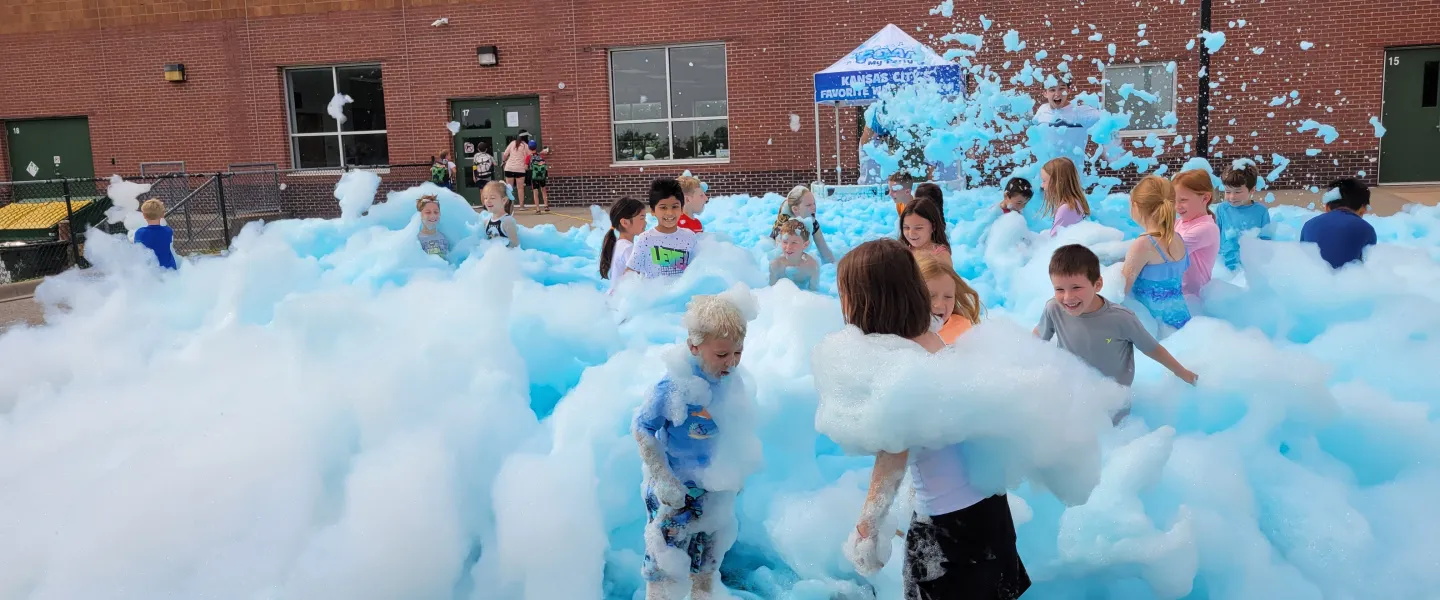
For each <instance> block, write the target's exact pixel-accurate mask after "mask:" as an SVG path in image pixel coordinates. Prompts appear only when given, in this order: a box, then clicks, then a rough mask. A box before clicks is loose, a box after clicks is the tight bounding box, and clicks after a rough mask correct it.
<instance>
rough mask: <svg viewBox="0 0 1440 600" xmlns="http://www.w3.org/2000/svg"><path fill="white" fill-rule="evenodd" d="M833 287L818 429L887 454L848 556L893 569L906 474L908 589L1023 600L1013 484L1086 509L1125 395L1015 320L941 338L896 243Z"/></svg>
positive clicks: (872, 250)
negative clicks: (896, 509)
mask: <svg viewBox="0 0 1440 600" xmlns="http://www.w3.org/2000/svg"><path fill="white" fill-rule="evenodd" d="M836 283H837V286H838V288H839V290H840V307H841V311H842V312H843V313H844V316H845V321H846V322H847V323H848V326H847V327H846V328H845V329H844V330H841V331H839V332H837V333H833V334H831V335H829V336H827V337H826V338H825V339H824V340H823V341H822V342H821V343H820V344H818V345H817V346H816V347H815V349H814V352H813V354H812V360H813V366H814V374H815V387H816V389H817V391H818V392H819V397H820V405H819V409H818V411H817V412H816V416H815V425H816V429H817V430H819V431H820V432H821V433H823V434H825V435H827V436H829V437H830V438H831V439H832V440H834V441H835V442H837V443H838V444H840V445H841V447H842V448H844V449H845V450H846V451H847V452H849V453H852V454H872V455H875V457H876V458H875V467H874V469H873V470H872V473H871V480H870V486H869V492H868V494H867V498H866V503H865V507H864V508H863V510H862V513H861V515H860V519H859V523H858V524H857V525H856V528H855V530H854V531H853V532H852V533H851V535H850V538H849V540H848V541H847V543H846V547H845V549H844V551H845V555H846V556H847V558H849V559H850V560H851V562H852V563H854V564H855V567H856V569H857V571H859V572H860V573H861V574H862V575H865V576H867V577H868V576H872V575H874V574H875V573H877V572H879V571H880V570H881V569H882V568H883V567H884V565H885V563H886V562H887V561H888V560H889V556H890V553H891V548H892V540H891V538H892V536H890V535H889V534H888V533H887V532H892V531H895V530H896V523H895V521H894V519H893V517H891V516H890V515H889V513H890V508H891V505H892V504H893V503H894V499H895V495H896V493H897V492H898V491H899V488H900V483H901V480H902V479H903V477H904V475H905V473H906V472H907V471H908V472H909V473H910V475H911V478H912V481H913V483H914V489H915V499H916V503H915V504H916V514H915V515H914V517H913V519H912V520H911V525H910V528H909V533H908V534H907V536H906V542H905V546H906V554H905V568H904V573H905V588H906V597H907V598H1017V597H1019V596H1020V595H1021V594H1022V593H1024V591H1025V590H1026V588H1028V586H1029V584H1030V580H1029V577H1028V576H1027V575H1026V573H1025V568H1024V566H1023V565H1022V564H1021V562H1020V558H1019V555H1018V553H1017V552H1016V549H1015V531H1014V525H1013V522H1012V520H1011V517H1010V511H1009V506H1008V503H1007V500H1006V497H1005V490H1006V489H1007V487H1009V486H1012V485H1015V484H1018V483H1019V481H1020V480H1021V479H1026V478H1028V479H1030V480H1031V481H1033V482H1034V483H1035V484H1036V485H1038V486H1043V487H1045V488H1047V489H1049V490H1051V491H1052V492H1054V493H1055V494H1056V495H1057V496H1058V497H1059V498H1060V499H1061V500H1063V501H1065V502H1067V503H1070V504H1079V503H1083V502H1084V501H1085V500H1086V499H1087V498H1088V497H1089V494H1090V490H1091V489H1093V488H1094V486H1095V484H1096V483H1097V482H1098V481H1099V464H1100V455H1099V442H1098V436H1099V433H1100V432H1101V431H1103V430H1104V429H1105V428H1108V426H1109V424H1110V420H1109V418H1108V415H1107V412H1108V410H1109V409H1110V407H1118V406H1119V405H1120V403H1121V402H1122V401H1123V392H1122V390H1121V389H1120V388H1119V386H1116V385H1114V384H1113V383H1112V382H1108V381H1104V380H1102V379H1100V378H1098V377H1095V376H1094V375H1093V374H1091V373H1090V372H1089V369H1088V368H1087V367H1085V366H1084V365H1082V364H1080V363H1079V362H1078V361H1076V360H1074V359H1073V358H1071V357H1068V356H1064V355H1062V354H1061V353H1059V352H1056V351H1054V350H1053V349H1048V348H1046V347H1045V346H1043V345H1041V344H1038V343H1036V342H1035V340H1034V339H1033V338H1030V337H1029V336H1026V335H1025V333H1024V332H1023V331H1020V330H1018V329H1017V328H1015V327H1014V326H1013V325H1007V324H1003V323H1001V324H989V323H987V324H985V325H976V326H974V327H973V328H971V329H970V330H969V331H967V332H965V333H964V334H963V335H959V336H958V339H956V340H955V344H954V345H953V346H949V347H946V346H945V342H944V341H943V338H942V337H940V336H939V335H937V334H936V333H934V332H933V331H931V329H930V328H931V322H932V319H931V317H932V313H933V308H932V303H931V300H930V294H929V292H928V290H927V285H926V282H925V279H924V276H923V274H922V271H921V270H920V267H919V266H918V265H917V264H916V262H915V258H914V257H913V255H912V253H911V252H910V251H909V249H908V248H906V247H905V245H904V244H902V243H900V242H899V241H898V240H875V241H871V242H866V243H864V244H861V245H860V246H857V247H856V248H855V249H854V250H852V251H850V253H848V254H847V255H846V256H845V257H844V258H842V259H841V261H840V264H839V267H838V269H837V277H836ZM952 302H953V300H952ZM975 308H976V310H978V307H975ZM1036 361H1038V362H1041V363H1045V364H1046V368H1044V369H1037V368H1034V367H1033V366H1031V365H1032V364H1034V362H1036ZM1051 363H1053V364H1051Z"/></svg>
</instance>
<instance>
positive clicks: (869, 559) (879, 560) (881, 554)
mask: <svg viewBox="0 0 1440 600" xmlns="http://www.w3.org/2000/svg"><path fill="white" fill-rule="evenodd" d="M890 547H891V544H890V540H889V538H886V539H885V540H879V539H877V536H876V535H875V530H874V527H873V526H872V524H870V523H868V522H861V523H860V525H858V526H856V527H855V530H853V531H851V532H850V537H849V539H847V540H845V548H844V549H843V551H844V553H845V558H846V559H849V561H850V564H852V565H855V572H857V573H859V574H860V575H862V576H865V577H871V576H874V575H875V574H876V573H879V572H880V569H883V568H885V563H886V562H887V561H889V560H890Z"/></svg>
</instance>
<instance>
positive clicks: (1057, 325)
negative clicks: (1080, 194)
mask: <svg viewBox="0 0 1440 600" xmlns="http://www.w3.org/2000/svg"><path fill="white" fill-rule="evenodd" d="M1050 282H1051V283H1052V284H1054V286H1055V298H1053V299H1051V300H1050V301H1049V302H1047V303H1046V304H1045V312H1044V313H1043V314H1042V315H1041V316H1040V324H1039V325H1036V326H1035V330H1034V333H1035V335H1036V336H1039V337H1040V338H1041V339H1043V340H1046V341H1049V340H1050V339H1051V338H1054V337H1059V338H1060V340H1059V343H1060V347H1061V348H1062V349H1064V350H1066V351H1068V352H1070V353H1071V354H1074V355H1075V356H1077V357H1079V358H1080V360H1083V361H1085V362H1086V364H1089V365H1090V366H1092V367H1095V369H1096V370H1098V371H1100V374H1101V375H1104V376H1106V377H1109V378H1110V379H1113V380H1115V382H1116V383H1119V384H1120V385H1123V386H1125V387H1130V384H1131V383H1133V382H1134V381H1135V348H1139V349H1140V351H1141V352H1144V353H1145V355H1146V356H1149V357H1150V358H1152V359H1154V360H1155V362H1158V363H1160V364H1161V365H1163V366H1164V367H1165V368H1167V369H1169V370H1170V372H1171V373H1174V374H1175V376H1176V377H1179V378H1180V379H1182V380H1184V381H1185V383H1189V384H1192V385H1193V384H1194V383H1195V380H1196V377H1197V376H1196V375H1195V374H1194V373H1192V372H1190V371H1189V370H1188V369H1186V368H1185V367H1184V366H1182V365H1181V364H1180V361H1177V360H1175V357H1174V356H1172V355H1171V354H1170V351H1168V350H1166V349H1165V347H1164V346H1161V345H1160V342H1158V341H1156V340H1155V336H1152V335H1150V332H1148V331H1146V330H1145V327H1144V326H1143V325H1141V324H1140V319H1139V318H1137V317H1136V316H1135V313H1134V312H1131V311H1130V309H1128V308H1125V307H1123V306H1120V305H1118V304H1114V303H1111V302H1109V301H1106V300H1105V298H1103V297H1101V296H1100V288H1102V287H1104V285H1105V281H1104V280H1103V279H1101V277H1100V258H1099V257H1097V256H1095V253H1094V252H1091V251H1090V249H1089V248H1086V247H1084V246H1081V245H1079V244H1070V245H1068V246H1061V247H1060V248H1058V249H1056V250H1055V254H1053V255H1051V257H1050ZM1129 412H1130V408H1129V406H1126V407H1125V408H1124V409H1122V410H1121V411H1120V412H1119V413H1118V414H1116V415H1115V417H1114V418H1115V422H1116V423H1119V422H1120V420H1121V419H1123V418H1124V417H1125V415H1126V414H1128V413H1129Z"/></svg>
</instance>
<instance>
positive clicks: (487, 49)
mask: <svg viewBox="0 0 1440 600" xmlns="http://www.w3.org/2000/svg"><path fill="white" fill-rule="evenodd" d="M475 57H476V58H478V59H480V66H482V67H493V66H495V65H498V64H500V53H499V51H498V50H497V49H496V48H495V47H494V46H481V47H479V48H476V49H475Z"/></svg>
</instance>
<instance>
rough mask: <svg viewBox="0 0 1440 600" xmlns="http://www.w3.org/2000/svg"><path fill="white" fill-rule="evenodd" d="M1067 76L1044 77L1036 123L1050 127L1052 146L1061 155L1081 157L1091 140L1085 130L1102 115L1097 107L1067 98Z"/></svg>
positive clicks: (1069, 86) (1068, 92)
mask: <svg viewBox="0 0 1440 600" xmlns="http://www.w3.org/2000/svg"><path fill="white" fill-rule="evenodd" d="M1071 91H1072V90H1071V85H1070V75H1069V74H1068V73H1065V74H1062V75H1061V77H1060V79H1056V78H1055V76H1053V75H1051V76H1048V77H1046V78H1045V103H1044V104H1041V105H1040V107H1039V108H1036V109H1035V122H1036V123H1037V124H1040V125H1045V126H1048V127H1050V128H1051V131H1052V132H1053V133H1052V136H1051V137H1050V139H1052V140H1053V141H1054V144H1055V145H1054V147H1053V148H1051V150H1052V151H1053V152H1055V153H1058V154H1061V155H1064V156H1072V157H1073V156H1084V155H1085V148H1086V146H1087V145H1088V144H1089V142H1090V137H1089V135H1088V133H1087V131H1088V130H1089V129H1090V127H1092V126H1094V125H1095V124H1096V123H1098V122H1100V118H1101V117H1102V116H1104V114H1105V113H1103V112H1102V111H1101V110H1100V109H1098V108H1095V107H1093V106H1086V105H1084V104H1076V103H1074V102H1071V101H1070V92H1071Z"/></svg>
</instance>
